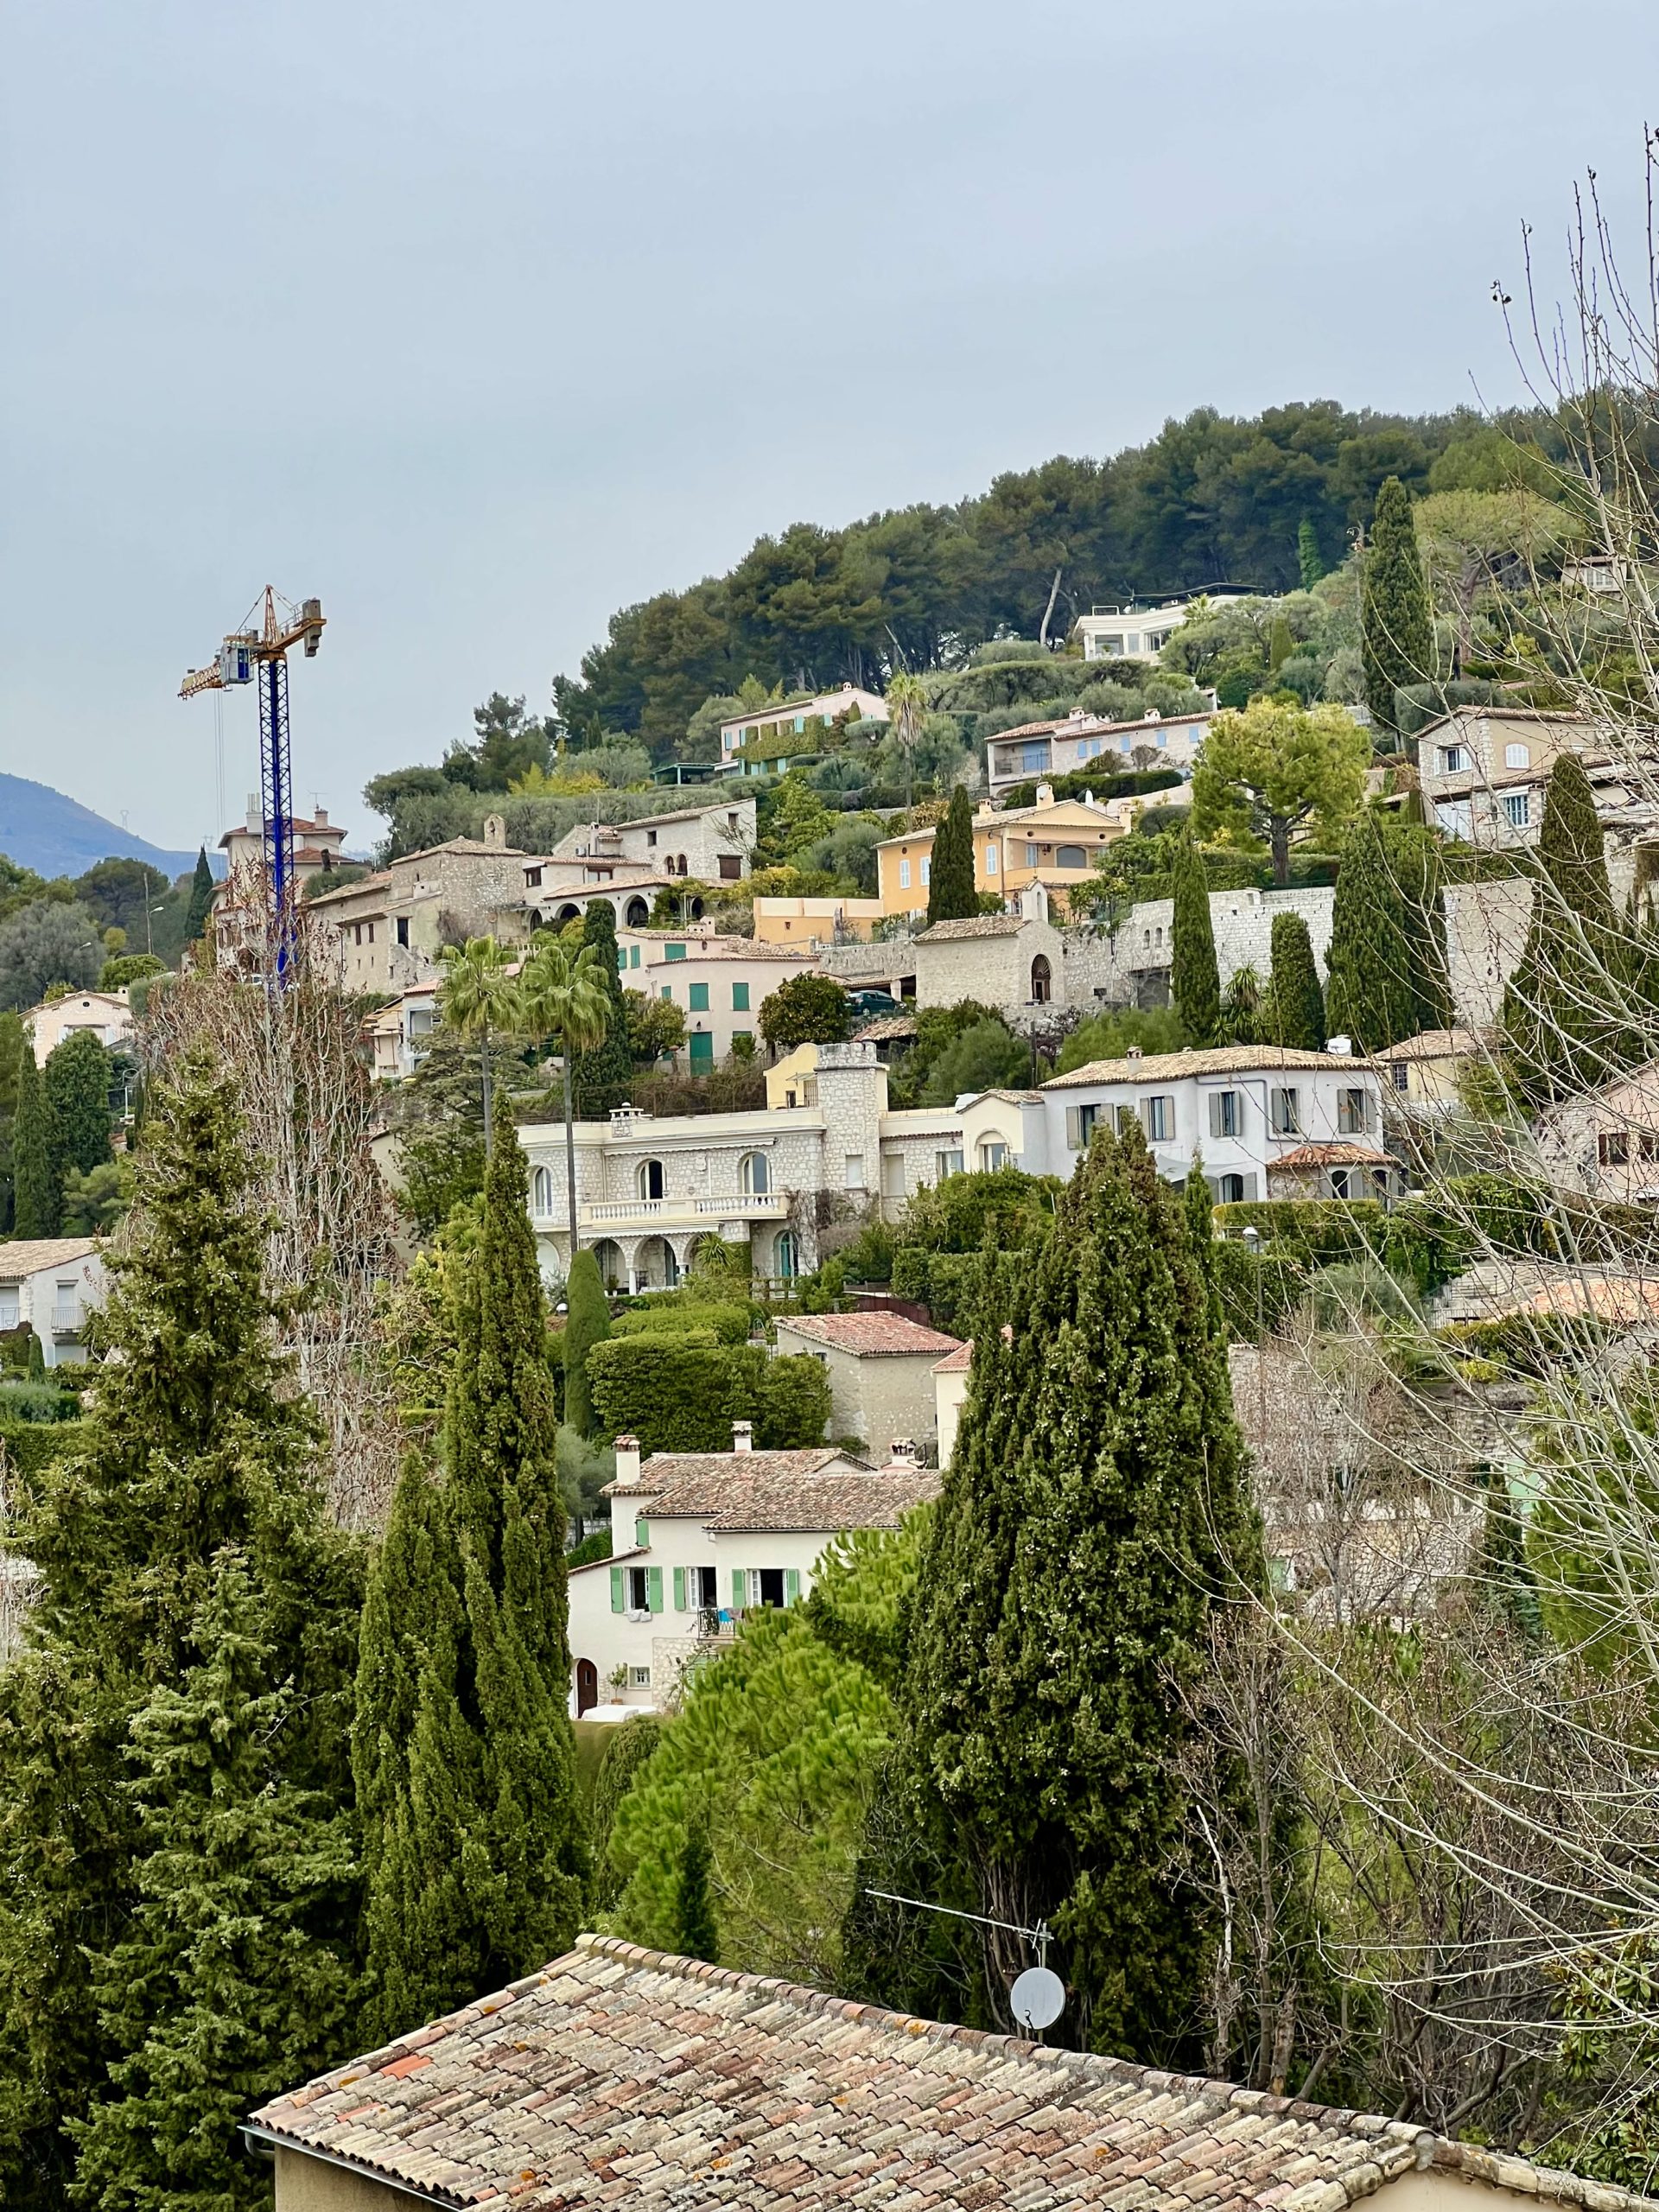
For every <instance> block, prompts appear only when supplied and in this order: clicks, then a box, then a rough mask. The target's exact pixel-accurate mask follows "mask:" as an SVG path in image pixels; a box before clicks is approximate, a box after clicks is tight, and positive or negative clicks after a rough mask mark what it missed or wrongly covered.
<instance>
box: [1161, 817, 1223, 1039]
mask: <svg viewBox="0 0 1659 2212" xmlns="http://www.w3.org/2000/svg"><path fill="white" fill-rule="evenodd" d="M1171 874H1172V875H1173V888H1174V893H1175V896H1174V910H1175V911H1174V916H1173V921H1172V923H1171V927H1170V936H1171V938H1172V940H1173V952H1172V955H1171V963H1170V988H1171V991H1172V994H1173V997H1174V1001H1175V1007H1176V1011H1177V1012H1178V1013H1179V1015H1180V1017H1181V1022H1182V1026H1183V1027H1185V1031H1186V1035H1187V1041H1188V1043H1189V1044H1192V1045H1213V1044H1214V1043H1215V1042H1216V1040H1217V1038H1218V1037H1219V1035H1220V1033H1221V976H1220V972H1219V970H1218V969H1217V966H1216V935H1215V931H1214V930H1213V929H1212V927H1211V921H1210V883H1209V879H1208V877H1207V876H1206V875H1205V868H1204V861H1203V860H1202V858H1201V857H1200V855H1199V854H1198V849H1197V847H1196V846H1195V845H1194V844H1193V842H1192V839H1191V838H1190V837H1186V836H1183V837H1181V838H1180V839H1179V841H1178V842H1177V844H1176V847H1175V861H1174V866H1173V869H1172V870H1171Z"/></svg>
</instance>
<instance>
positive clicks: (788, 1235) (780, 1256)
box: [772, 1229, 799, 1282]
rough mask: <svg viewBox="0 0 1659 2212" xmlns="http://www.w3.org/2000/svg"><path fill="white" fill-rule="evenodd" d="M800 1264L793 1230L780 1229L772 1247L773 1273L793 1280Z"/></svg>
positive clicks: (788, 1280) (786, 1279) (786, 1280)
mask: <svg viewBox="0 0 1659 2212" xmlns="http://www.w3.org/2000/svg"><path fill="white" fill-rule="evenodd" d="M798 1264H799V1263H798V1260H797V1257H796V1252H795V1237H794V1234H793V1232H792V1231H791V1230H787V1229H785V1230H780V1231H779V1235H778V1236H777V1238H776V1239H775V1241H774V1243H773V1244H772V1273H773V1274H779V1275H781V1276H782V1277H783V1279H784V1281H785V1282H792V1281H794V1279H795V1274H796V1271H797V1268H798Z"/></svg>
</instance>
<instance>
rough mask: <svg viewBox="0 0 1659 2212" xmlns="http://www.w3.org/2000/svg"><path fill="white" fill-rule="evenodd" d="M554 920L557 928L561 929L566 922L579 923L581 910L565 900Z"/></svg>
mask: <svg viewBox="0 0 1659 2212" xmlns="http://www.w3.org/2000/svg"><path fill="white" fill-rule="evenodd" d="M555 918H556V921H557V923H558V925H559V927H560V928H561V929H563V927H564V925H565V924H566V923H567V922H579V921H580V920H581V919H582V909H581V907H580V906H572V905H571V903H570V901H569V899H566V900H565V902H564V904H563V906H561V907H560V909H559V911H558V913H557V915H556V917H555Z"/></svg>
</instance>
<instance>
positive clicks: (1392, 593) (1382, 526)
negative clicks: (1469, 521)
mask: <svg viewBox="0 0 1659 2212" xmlns="http://www.w3.org/2000/svg"><path fill="white" fill-rule="evenodd" d="M1359 616H1360V652H1361V654H1362V656H1363V661H1364V667H1365V700H1366V703H1367V705H1368V706H1369V707H1370V710H1371V720H1372V721H1373V722H1374V723H1375V724H1376V728H1378V729H1379V730H1397V728H1398V727H1399V724H1398V721H1397V718H1396V709H1395V697H1394V695H1395V690H1397V689H1398V688H1399V687H1400V686H1401V685H1402V684H1409V683H1431V682H1432V681H1433V676H1434V624H1433V613H1432V610H1431V607H1430V603H1429V596H1428V586H1427V583H1426V582H1424V581H1423V564H1422V562H1421V558H1420V557H1419V556H1418V551H1417V525H1416V523H1415V521H1414V518H1413V516H1412V511H1411V494H1410V493H1409V492H1408V491H1407V489H1406V487H1405V486H1404V485H1403V484H1402V482H1401V481H1400V479H1399V478H1398V477H1397V476H1390V477H1389V478H1388V480H1386V481H1385V482H1384V484H1383V487H1382V489H1381V490H1380V491H1379V492H1378V493H1377V495H1376V514H1375V516H1374V517H1373V518H1372V523H1371V543H1370V551H1369V552H1368V553H1367V554H1366V556H1365V567H1364V572H1363V577H1362V581H1361V588H1360V609H1359Z"/></svg>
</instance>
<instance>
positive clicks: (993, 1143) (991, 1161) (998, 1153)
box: [979, 1137, 1008, 1175]
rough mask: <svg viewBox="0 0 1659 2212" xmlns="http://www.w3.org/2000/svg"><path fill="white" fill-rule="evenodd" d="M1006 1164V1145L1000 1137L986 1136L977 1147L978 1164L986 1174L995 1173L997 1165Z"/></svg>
mask: <svg viewBox="0 0 1659 2212" xmlns="http://www.w3.org/2000/svg"><path fill="white" fill-rule="evenodd" d="M1007 1164H1008V1147H1007V1145H1005V1144H1004V1143H1003V1141H1002V1140H1001V1137H987V1138H986V1139H985V1141H983V1143H982V1145H981V1146H980V1147H979V1165H980V1167H981V1170H982V1172H983V1173H985V1174H988V1175H995V1173H996V1171H997V1169H998V1168H999V1167H1006V1166H1007Z"/></svg>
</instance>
